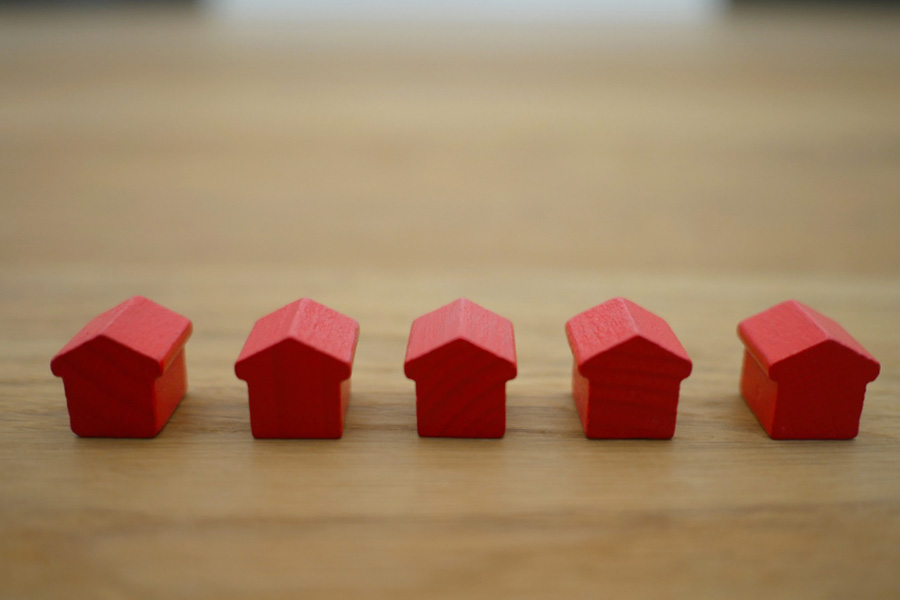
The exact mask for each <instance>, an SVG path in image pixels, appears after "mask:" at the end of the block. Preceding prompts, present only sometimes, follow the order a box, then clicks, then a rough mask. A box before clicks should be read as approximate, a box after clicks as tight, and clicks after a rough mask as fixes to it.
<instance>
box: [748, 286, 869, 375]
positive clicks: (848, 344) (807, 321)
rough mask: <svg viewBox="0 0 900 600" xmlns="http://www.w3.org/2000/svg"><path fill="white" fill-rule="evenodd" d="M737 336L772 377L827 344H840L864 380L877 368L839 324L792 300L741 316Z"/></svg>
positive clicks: (829, 345) (864, 350) (861, 347)
mask: <svg viewBox="0 0 900 600" xmlns="http://www.w3.org/2000/svg"><path fill="white" fill-rule="evenodd" d="M738 336H739V337H740V338H741V341H742V342H743V343H744V345H745V346H746V348H747V350H748V351H749V352H750V354H751V355H752V356H753V357H754V358H755V359H756V361H757V362H759V364H760V365H761V366H762V367H763V369H764V370H765V371H766V373H767V374H768V375H769V376H770V377H772V378H773V379H778V377H779V375H780V372H781V371H782V370H783V369H785V368H786V366H787V365H789V364H790V363H792V362H794V361H799V360H801V357H802V356H803V355H806V354H807V353H810V352H813V351H819V350H821V349H823V348H826V347H831V346H837V347H841V348H843V349H845V350H846V351H847V355H848V357H849V358H855V359H856V360H857V361H858V363H859V365H860V368H861V369H862V372H863V375H864V376H865V377H867V378H869V379H867V381H872V380H874V379H875V378H876V377H877V376H878V372H879V370H880V365H879V364H878V361H877V360H875V358H874V357H873V356H872V355H871V354H869V353H868V352H867V351H866V349H865V348H863V346H862V344H860V343H859V342H857V341H856V340H855V339H854V338H853V336H851V335H850V334H849V333H847V331H846V330H845V329H844V328H843V327H841V326H840V325H839V324H838V323H837V322H835V321H834V320H832V319H830V318H828V317H826V316H825V315H823V314H822V313H820V312H818V311H816V310H813V309H812V308H810V307H808V306H806V305H805V304H802V303H800V302H797V301H796V300H787V301H785V302H782V303H780V304H776V305H775V306H773V307H771V308H769V309H767V310H764V311H763V312H761V313H759V314H756V315H753V316H752V317H748V318H746V319H744V320H743V321H741V322H740V324H739V325H738Z"/></svg>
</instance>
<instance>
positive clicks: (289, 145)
mask: <svg viewBox="0 0 900 600" xmlns="http://www.w3.org/2000/svg"><path fill="white" fill-rule="evenodd" d="M0 207H2V215H0V597H2V598H43V597H57V598H76V597H84V598H92V599H104V598H126V597H135V598H186V597H208V598H217V599H222V598H238V597H253V598H282V597H284V598H315V597H326V596H327V597H337V598H352V597H366V598H369V597H371V598H392V599H393V598H461V597H478V598H500V597H516V598H532V597H534V598H537V597H551V598H565V597H572V598H605V597H609V598H620V597H629V596H636V597H661V598H674V597H687V598H723V597H746V598H760V597H766V598H779V597H781V598H798V597H810V598H848V597H850V598H897V597H900V403H898V398H900V341H898V340H900V338H898V330H900V242H898V231H900V18H898V17H897V16H896V15H887V14H879V15H864V14H839V15H831V16H829V15H824V16H823V15H812V16H808V15H803V14H802V13H801V14H785V15H772V14H746V15H743V16H740V17H737V18H729V19H726V20H724V21H722V22H720V23H718V24H713V25H710V26H708V27H707V26H704V27H698V28H689V29H679V30H671V29H662V28H657V29H649V30H644V29H641V30H631V29H627V28H626V29H625V30H623V29H590V28H578V27H575V28H564V27H561V26H560V27H550V26H548V27H537V26H528V25H522V26H521V27H518V28H512V29H510V28H495V29H491V28H489V27H486V26H485V27H468V28H467V27H465V26H462V25H460V26H458V27H456V28H436V27H434V26H433V25H431V26H422V27H417V26H413V25H407V26H405V27H400V26H392V27H389V26H386V25H385V26H382V27H362V26H354V27H349V26H347V27H343V26H340V25H337V24H331V25H328V26H320V27H313V26H310V25H302V26H296V27H288V26H281V27H279V28H276V29H264V28H261V27H260V26H253V27H248V28H238V27H234V26H231V25H225V24H221V23H216V22H212V21H210V20H208V19H206V18H204V17H203V16H200V15H192V14H185V15H182V14H155V13H154V14H150V13H148V14H124V15H111V16H110V15H106V14H93V15H89V16H83V17H77V16H72V15H56V14H43V15H37V16H35V15H22V14H3V15H0ZM134 294H143V295H146V296H149V297H151V298H153V299H155V300H157V301H158V302H160V303H162V304H164V305H166V306H169V307H171V308H172V309H174V310H176V311H178V312H181V313H182V314H185V315H187V316H188V317H190V318H191V319H192V320H193V322H194V327H195V332H194V335H193V338H192V339H191V340H190V342H189V344H188V347H187V348H188V349H187V356H188V372H189V381H190V389H189V392H188V395H187V397H186V398H185V400H184V402H183V403H182V405H181V407H180V408H179V409H178V410H177V411H176V413H175V414H174V416H173V418H172V420H171V421H170V423H169V425H168V426H167V427H166V429H165V430H164V431H163V432H162V434H160V436H159V437H158V438H156V439H153V440H109V439H79V438H77V437H76V436H74V435H73V434H72V433H71V431H70V430H69V426H68V417H67V413H66V408H65V400H64V395H63V388H62V384H61V382H60V380H58V379H55V378H54V377H53V376H52V375H51V373H50V368H49V360H50V357H51V356H52V355H53V354H54V353H55V352H56V351H57V350H58V349H59V348H60V347H61V346H62V345H63V344H64V343H65V342H66V341H67V340H68V339H69V337H70V336H71V335H73V334H74V333H75V332H76V331H77V330H78V329H79V328H80V327H81V326H82V325H83V324H84V323H85V322H86V321H87V320H88V319H90V318H91V317H93V316H94V315H96V314H97V313H99V312H100V311H102V310H104V309H106V308H108V307H109V306H112V305H113V304H115V303H117V302H120V301H121V300H123V299H125V298H127V297H129V296H131V295H134ZM618 295H623V296H626V297H629V298H631V299H633V300H635V301H636V302H638V303H640V304H642V305H644V306H646V307H647V308H648V309H650V310H652V311H654V312H657V313H658V314H660V315H662V316H664V317H665V318H666V319H668V321H669V322H670V324H671V325H672V327H673V329H674V330H675V332H676V333H677V334H678V335H679V337H680V338H681V340H682V341H683V343H684V345H685V347H686V348H687V350H688V352H689V353H690V355H691V357H692V359H693V361H694V372H693V374H692V375H691V377H690V378H689V379H688V380H686V381H685V383H684V385H683V387H682V395H681V404H680V412H679V421H678V428H677V431H676V435H675V438H674V439H673V440H672V441H666V442H658V441H589V440H586V439H585V438H584V437H583V435H582V433H581V429H580V426H579V422H578V419H577V416H576V412H575V408H574V406H573V403H572V400H571V397H570V394H569V387H568V386H569V369H570V360H571V357H570V354H569V350H568V347H567V345H566V341H565V336H564V333H563V324H564V322H565V321H566V319H568V318H569V317H571V316H572V315H574V314H575V313H577V312H579V311H581V310H584V309H586V308H588V307H590V306H593V305H595V304H597V303H599V302H601V301H603V300H606V299H608V298H610V297H612V296H618ZM302 296H309V297H312V298H315V299H317V300H319V301H320V302H323V303H325V304H327V305H329V306H332V307H333V308H335V309H337V310H340V311H342V312H344V313H346V314H348V315H351V316H353V317H354V318H356V319H357V320H359V321H360V323H361V330H362V333H361V339H360V343H359V349H358V353H357V360H356V364H355V370H354V375H353V390H354V391H353V396H352V400H351V407H350V411H349V413H348V422H347V430H346V432H345V435H344V437H343V439H341V440H339V441H300V440H298V441H254V440H253V438H252V437H251V435H250V427H249V420H248V410H247V395H246V388H245V387H244V384H243V382H241V381H239V380H237V379H236V378H235V376H234V374H233V362H234V360H235V358H236V357H237V354H238V352H239V350H240V347H241V345H242V343H243V339H244V338H245V336H246V335H247V333H248V332H249V330H250V327H251V325H252V323H253V321H254V320H255V319H256V318H258V317H259V316H261V315H263V314H265V313H267V312H269V311H271V310H274V309H275V308H278V307H279V306H281V305H283V304H286V303H287V302H289V301H292V300H294V299H296V298H299V297H302ZM460 296H466V297H469V298H471V299H472V300H475V301H476V302H479V303H481V304H483V305H485V306H487V307H489V308H491V309H492V310H494V311H496V312H498V313H500V314H503V315H505V316H507V317H509V318H510V319H512V321H513V322H514V324H515V328H516V338H517V344H518V353H519V377H518V378H517V379H516V380H514V381H512V382H510V384H509V386H508V427H509V428H508V432H507V435H506V437H505V438H503V439H502V440H491V441H488V440H452V439H420V438H418V437H417V435H416V430H415V408H414V388H413V384H412V382H410V381H408V380H407V379H405V378H404V376H403V371H402V361H403V354H404V349H405V343H406V336H407V335H408V332H409V325H410V323H411V321H412V319H413V318H415V317H416V316H418V315H420V314H422V313H424V312H426V311H429V310H431V309H433V308H436V307H437V306H439V305H441V304H444V303H446V302H448V301H450V300H452V299H454V298H457V297H460ZM787 298H796V299H799V300H801V301H804V302H806V303H808V304H811V305H812V306H814V307H816V308H818V309H819V310H821V311H823V312H825V313H826V314H829V315H831V316H832V317H834V318H835V319H837V320H838V321H839V322H841V323H842V324H844V326H845V327H846V328H847V329H848V330H849V331H850V332H851V333H852V334H853V335H854V336H856V337H857V338H858V339H859V340H860V341H861V342H862V343H863V344H864V345H865V346H866V347H867V348H868V349H869V350H870V351H871V352H872V354H874V355H875V356H876V357H877V358H878V359H879V360H880V361H881V363H882V373H881V376H880V377H879V379H878V380H876V381H875V382H874V383H872V384H870V386H869V391H868V394H867V397H866V404H865V410H864V412H863V416H862V421H861V425H860V434H859V437H858V438H857V439H856V440H853V441H845V442H774V441H771V440H769V438H768V437H766V435H765V433H764V432H763V430H762V429H761V428H760V427H759V425H758V424H757V422H756V420H755V419H754V417H753V416H752V414H751V413H750V411H749V410H748V408H747V407H746V406H745V404H744V403H743V401H742V400H741V398H740V396H739V395H738V392H737V385H738V376H739V368H740V358H741V350H742V349H741V346H740V343H739V342H738V339H737V336H736V334H735V327H736V325H737V322H738V321H739V320H740V319H741V318H743V317H746V316H749V315H751V314H754V313H755V312H758V311H760V310H763V309H765V308H767V307H768V306H770V305H772V304H774V303H776V302H779V301H781V300H784V299H787Z"/></svg>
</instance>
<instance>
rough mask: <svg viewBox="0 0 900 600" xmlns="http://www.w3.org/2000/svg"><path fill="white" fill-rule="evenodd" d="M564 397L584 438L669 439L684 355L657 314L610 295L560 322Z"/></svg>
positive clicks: (685, 366)
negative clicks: (566, 366) (566, 381)
mask: <svg viewBox="0 0 900 600" xmlns="http://www.w3.org/2000/svg"><path fill="white" fill-rule="evenodd" d="M566 336H567V337H568V339H569V346H570V347H571V349H572V355H573V357H574V362H573V366H572V396H573V398H574V399H575V406H576V407H577V408H578V415H579V416H580V417H581V424H582V426H583V427H584V433H585V435H586V436H587V437H589V438H592V439H601V438H649V439H669V438H671V437H672V436H673V435H674V434H675V420H676V416H677V412H678V393H679V388H680V385H681V381H682V380H683V379H684V378H686V377H687V376H688V375H690V373H691V368H692V364H691V359H690V357H688V354H687V351H685V349H684V347H683V346H682V345H681V342H679V341H678V338H677V337H676V336H675V333H674V332H673V331H672V329H671V328H670V327H669V325H668V323H666V322H665V321H664V320H663V319H661V318H660V317H658V316H656V315H654V314H653V313H651V312H649V311H647V310H645V309H643V308H641V307H640V306H638V305H637V304H635V303H633V302H631V301H629V300H626V299H624V298H614V299H612V300H609V301H607V302H604V303H603V304H600V305H598V306H595V307H594V308H591V309H590V310H587V311H585V312H583V313H581V314H578V315H576V316H575V317H573V318H572V319H570V320H569V321H568V322H567V323H566Z"/></svg>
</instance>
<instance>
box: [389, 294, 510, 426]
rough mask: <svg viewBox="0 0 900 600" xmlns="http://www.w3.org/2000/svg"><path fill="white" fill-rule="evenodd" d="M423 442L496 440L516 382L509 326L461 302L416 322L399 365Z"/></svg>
mask: <svg viewBox="0 0 900 600" xmlns="http://www.w3.org/2000/svg"><path fill="white" fill-rule="evenodd" d="M404 371H405V373H406V376H407V377H409V378H410V379H412V380H414V381H415V382H416V419H417V422H418V430H419V435H420V436H423V437H462V438H500V437H503V434H504V433H505V432H506V382H507V381H509V380H510V379H513V378H514V377H515V376H516V344H515V339H514V336H513V326H512V323H511V322H510V321H509V320H507V319H504V318H503V317H501V316H499V315H497V314H494V313H492V312H491V311H489V310H487V309H485V308H482V307H481V306H478V305H477V304H475V303H474V302H472V301H470V300H466V299H463V298H461V299H459V300H456V301H454V302H451V303H450V304H448V305H446V306H443V307H441V308H439V309H437V310H436V311H434V312H430V313H428V314H426V315H423V316H421V317H419V318H418V319H416V320H415V321H414V322H413V324H412V330H411V331H410V334H409V344H408V346H407V348H406V362H405V365H404Z"/></svg>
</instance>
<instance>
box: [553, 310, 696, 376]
mask: <svg viewBox="0 0 900 600" xmlns="http://www.w3.org/2000/svg"><path fill="white" fill-rule="evenodd" d="M566 337H568V340H569V346H570V347H571V348H572V354H573V355H574V357H575V363H576V364H577V366H578V370H579V372H580V373H581V374H582V375H584V376H585V377H588V376H590V373H589V372H590V371H591V370H592V367H593V366H594V365H595V364H597V363H598V362H601V361H602V357H603V356H604V355H606V354H607V353H608V352H611V351H615V350H618V349H622V350H623V351H624V350H625V349H626V348H629V349H634V348H635V347H636V346H637V345H640V346H641V347H643V348H645V349H656V350H659V351H661V352H663V353H665V354H668V355H669V356H671V358H672V359H673V360H674V361H677V362H678V363H679V365H680V367H679V368H678V369H676V371H675V374H676V375H678V376H682V377H687V376H688V375H689V374H690V372H691V359H690V357H689V356H688V354H687V351H686V350H685V349H684V346H682V345H681V342H680V341H678V338H677V337H676V336H675V333H674V332H673V331H672V328H671V327H669V324H668V323H666V322H665V321H664V320H663V319H662V318H661V317H658V316H657V315H655V314H653V313H652V312H650V311H648V310H646V309H645V308H642V307H641V306H639V305H637V304H635V303H634V302H632V301H630V300H627V299H625V298H613V299H611V300H607V301H606V302H604V303H602V304H598V305H597V306H595V307H593V308H590V309H588V310H586V311H584V312H582V313H580V314H578V315H575V316H574V317H572V318H571V319H569V321H568V322H567V323H566Z"/></svg>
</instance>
